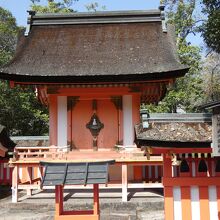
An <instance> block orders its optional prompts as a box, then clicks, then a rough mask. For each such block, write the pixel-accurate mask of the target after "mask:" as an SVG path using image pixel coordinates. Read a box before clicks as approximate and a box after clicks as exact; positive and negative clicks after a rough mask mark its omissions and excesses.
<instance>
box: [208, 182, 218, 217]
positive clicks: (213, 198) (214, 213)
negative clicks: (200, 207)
mask: <svg viewBox="0 0 220 220" xmlns="http://www.w3.org/2000/svg"><path fill="white" fill-rule="evenodd" d="M209 212H210V220H218V204H217V193H216V186H209Z"/></svg>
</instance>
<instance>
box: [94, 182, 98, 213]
mask: <svg viewBox="0 0 220 220" xmlns="http://www.w3.org/2000/svg"><path fill="white" fill-rule="evenodd" d="M93 195H94V196H93V197H94V198H93V199H94V203H93V215H99V185H98V184H93Z"/></svg>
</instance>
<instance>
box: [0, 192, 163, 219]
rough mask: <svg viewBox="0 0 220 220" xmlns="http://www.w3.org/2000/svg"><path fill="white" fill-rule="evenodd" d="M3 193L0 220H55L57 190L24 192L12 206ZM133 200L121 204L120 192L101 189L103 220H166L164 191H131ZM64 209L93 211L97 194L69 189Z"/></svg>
mask: <svg viewBox="0 0 220 220" xmlns="http://www.w3.org/2000/svg"><path fill="white" fill-rule="evenodd" d="M0 190H1V192H0V220H52V219H53V216H54V204H55V201H54V191H53V190H44V191H34V195H33V196H31V197H28V196H26V195H25V192H24V191H22V192H20V193H19V194H20V195H19V198H20V199H19V202H18V203H17V204H13V203H11V195H10V193H9V192H8V191H7V190H6V189H1V188H0ZM128 196H129V201H128V202H127V203H125V202H121V192H120V191H119V190H118V191H116V190H114V191H112V190H108V191H106V190H103V191H102V190H101V192H100V210H101V215H100V220H148V219H149V220H162V219H164V213H163V211H164V210H163V196H162V191H161V190H155V189H152V190H143V191H140V190H139V191H137V192H134V191H130V192H129V195H128ZM64 201H65V202H64V207H65V209H66V210H70V209H76V210H80V209H90V208H92V202H93V194H92V192H91V191H90V190H80V191H79V190H77V191H76V190H65V193H64Z"/></svg>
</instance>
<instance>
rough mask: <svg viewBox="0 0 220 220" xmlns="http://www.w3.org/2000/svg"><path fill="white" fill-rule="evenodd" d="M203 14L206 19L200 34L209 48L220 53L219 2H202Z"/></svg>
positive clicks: (216, 0) (206, 0)
mask: <svg viewBox="0 0 220 220" xmlns="http://www.w3.org/2000/svg"><path fill="white" fill-rule="evenodd" d="M203 4H204V8H203V12H204V13H206V14H207V15H208V19H207V21H206V22H204V24H203V29H202V34H203V37H204V40H205V42H206V44H207V46H208V47H209V48H211V49H212V50H214V51H215V52H217V53H220V40H219V39H220V1H219V0H203Z"/></svg>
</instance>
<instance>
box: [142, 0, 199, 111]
mask: <svg viewBox="0 0 220 220" xmlns="http://www.w3.org/2000/svg"><path fill="white" fill-rule="evenodd" d="M162 3H164V4H165V5H166V8H167V11H166V17H167V23H168V24H172V25H174V26H175V31H176V36H177V48H178V54H179V58H180V61H181V63H182V64H185V65H187V66H189V68H190V69H189V72H188V73H187V74H186V75H185V76H184V77H182V78H179V79H177V80H176V82H175V83H174V84H173V86H172V87H170V88H168V92H167V95H166V96H165V98H164V99H163V100H162V101H161V102H160V103H159V104H158V105H157V106H155V105H150V106H144V107H147V108H149V111H151V112H174V113H175V112H177V110H178V109H182V110H184V111H186V112H193V111H197V108H196V107H197V105H198V103H200V100H201V98H202V97H203V90H202V78H201V77H200V70H201V66H200V61H201V55H200V48H199V47H196V46H193V45H191V44H190V43H189V42H188V41H187V37H188V36H189V34H195V33H196V32H197V31H198V26H197V23H198V21H199V20H198V19H197V18H196V17H195V16H194V11H195V7H196V2H195V0H187V1H183V0H179V1H177V0H173V1H168V0H165V1H163V2H162Z"/></svg>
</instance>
